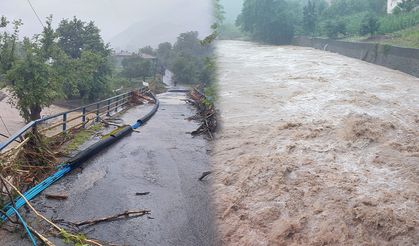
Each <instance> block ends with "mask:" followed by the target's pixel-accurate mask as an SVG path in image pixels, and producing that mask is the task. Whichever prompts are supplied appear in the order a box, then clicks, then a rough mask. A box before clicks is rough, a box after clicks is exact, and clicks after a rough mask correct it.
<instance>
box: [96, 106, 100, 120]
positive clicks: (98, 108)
mask: <svg viewBox="0 0 419 246" xmlns="http://www.w3.org/2000/svg"><path fill="white" fill-rule="evenodd" d="M99 110H100V103H98V104H96V122H99Z"/></svg>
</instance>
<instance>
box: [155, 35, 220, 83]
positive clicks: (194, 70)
mask: <svg viewBox="0 0 419 246" xmlns="http://www.w3.org/2000/svg"><path fill="white" fill-rule="evenodd" d="M203 43H205V42H202V41H201V40H200V39H199V38H198V32H186V33H181V34H180V35H179V37H178V38H177V41H176V43H175V44H174V45H173V46H172V45H171V44H170V43H167V42H166V43H161V44H160V45H159V47H158V49H157V51H156V54H157V58H158V60H159V61H160V63H161V64H163V66H165V67H166V68H168V69H169V70H171V71H172V72H173V80H174V82H175V83H184V84H197V83H211V82H212V81H213V80H214V73H215V71H214V69H213V66H212V65H211V64H212V63H210V62H209V57H210V56H211V55H212V47H211V45H207V44H203Z"/></svg>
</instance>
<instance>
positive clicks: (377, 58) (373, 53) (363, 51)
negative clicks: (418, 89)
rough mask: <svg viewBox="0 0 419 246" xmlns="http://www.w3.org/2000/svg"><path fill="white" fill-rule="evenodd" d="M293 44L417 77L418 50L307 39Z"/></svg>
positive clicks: (300, 38) (304, 38)
mask: <svg viewBox="0 0 419 246" xmlns="http://www.w3.org/2000/svg"><path fill="white" fill-rule="evenodd" d="M294 44H295V45H299V46H307V47H313V48H316V49H321V50H326V51H331V52H335V53H339V54H341V55H345V56H349V57H353V58H357V59H361V60H363V61H366V62H370V63H374V64H377V65H381V66H385V67H388V68H392V69H396V70H399V71H402V72H405V73H408V74H411V75H413V76H416V77H419V49H411V48H401V47H396V46H390V45H381V44H374V43H359V42H345V41H338V40H331V39H322V38H308V37H296V38H295V39H294Z"/></svg>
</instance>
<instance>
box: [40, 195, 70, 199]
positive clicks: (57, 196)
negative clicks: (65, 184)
mask: <svg viewBox="0 0 419 246" xmlns="http://www.w3.org/2000/svg"><path fill="white" fill-rule="evenodd" d="M45 197H46V198H47V199H52V200H66V199H67V198H68V196H66V195H54V194H45Z"/></svg>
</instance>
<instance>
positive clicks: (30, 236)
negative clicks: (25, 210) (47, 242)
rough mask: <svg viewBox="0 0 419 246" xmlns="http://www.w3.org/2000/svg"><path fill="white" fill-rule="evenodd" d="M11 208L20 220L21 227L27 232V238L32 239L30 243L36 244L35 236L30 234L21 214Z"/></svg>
mask: <svg viewBox="0 0 419 246" xmlns="http://www.w3.org/2000/svg"><path fill="white" fill-rule="evenodd" d="M11 209H13V210H14V211H15V213H16V214H17V217H19V220H20V221H21V222H22V225H23V227H24V228H25V230H26V232H27V233H28V236H29V239H30V240H31V241H32V245H34V246H36V245H37V243H36V240H35V238H34V237H33V236H32V233H31V230H29V228H28V225H27V224H26V222H25V220H24V219H23V218H22V216H21V215H20V214H19V212H18V211H17V210H16V209H15V208H14V207H12V208H11Z"/></svg>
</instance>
